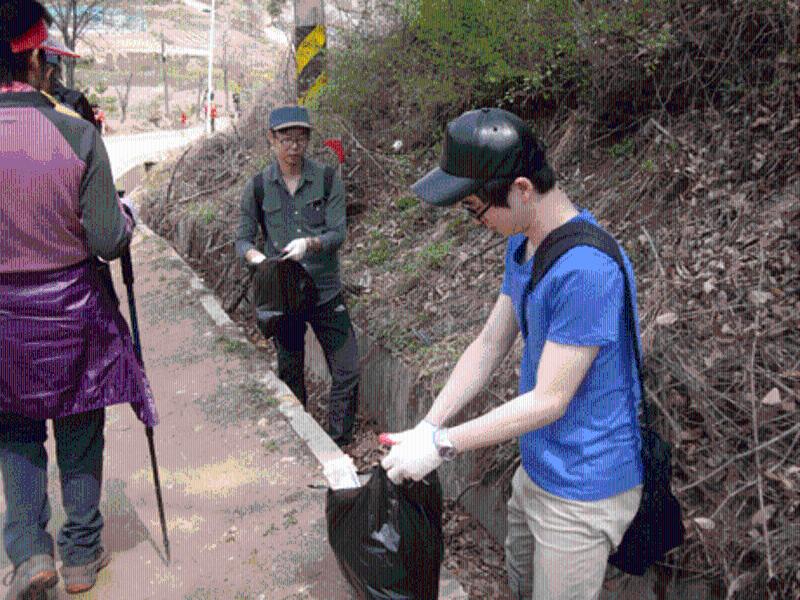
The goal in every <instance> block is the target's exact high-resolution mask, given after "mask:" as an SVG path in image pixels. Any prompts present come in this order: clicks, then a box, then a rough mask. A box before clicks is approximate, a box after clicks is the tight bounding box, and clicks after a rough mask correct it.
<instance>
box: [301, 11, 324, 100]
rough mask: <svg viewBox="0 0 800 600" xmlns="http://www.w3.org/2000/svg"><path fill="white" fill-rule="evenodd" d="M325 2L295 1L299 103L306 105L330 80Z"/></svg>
mask: <svg viewBox="0 0 800 600" xmlns="http://www.w3.org/2000/svg"><path fill="white" fill-rule="evenodd" d="M326 42H327V35H326V32H325V9H324V0H294V47H295V59H296V64H297V103H298V104H306V103H308V102H309V100H311V99H312V98H314V96H316V95H317V94H318V93H319V92H320V90H321V89H322V88H323V86H324V85H325V84H326V83H327V81H328V76H327V73H326V72H325V47H326Z"/></svg>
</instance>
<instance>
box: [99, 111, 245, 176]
mask: <svg viewBox="0 0 800 600" xmlns="http://www.w3.org/2000/svg"><path fill="white" fill-rule="evenodd" d="M228 122H229V119H228V118H227V117H223V118H220V119H217V122H216V127H217V131H222V130H224V129H225V127H227V125H228ZM204 134H205V126H204V125H199V126H197V127H188V128H186V129H177V130H166V131H148V132H145V133H136V134H132V135H111V136H107V137H105V138H103V141H104V142H105V145H106V149H107V150H108V155H109V158H110V159H111V171H112V172H113V173H114V179H118V178H119V177H121V176H122V175H124V174H125V173H126V172H128V171H129V170H130V169H132V168H133V167H135V166H137V165H140V164H142V163H144V162H146V161H154V162H155V161H159V160H161V159H162V158H164V156H165V154H166V153H167V152H169V151H170V150H175V149H176V148H181V147H183V146H185V145H187V144H190V143H192V142H193V141H195V140H197V139H198V138H200V137H202V136H203V135H204Z"/></svg>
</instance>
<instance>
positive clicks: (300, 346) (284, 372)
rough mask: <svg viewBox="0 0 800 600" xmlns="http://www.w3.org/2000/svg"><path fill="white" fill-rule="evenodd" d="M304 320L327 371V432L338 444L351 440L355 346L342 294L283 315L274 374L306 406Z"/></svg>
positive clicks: (355, 393) (355, 395) (355, 406)
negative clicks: (307, 309)
mask: <svg viewBox="0 0 800 600" xmlns="http://www.w3.org/2000/svg"><path fill="white" fill-rule="evenodd" d="M306 323H308V324H309V325H311V329H312V330H313V331H314V335H316V336H317V340H319V343H320V346H322V351H323V352H324V354H325V361H326V362H327V365H328V371H329V372H330V374H331V380H332V382H331V391H330V398H329V401H328V433H329V434H330V436H331V437H332V438H333V440H334V441H335V442H337V443H339V444H343V443H347V442H349V441H350V440H351V439H352V435H353V425H354V423H355V417H356V412H357V411H358V380H359V372H358V345H357V343H356V336H355V331H354V330H353V324H352V323H351V321H350V315H349V313H348V312H347V307H346V306H345V304H344V300H343V299H342V295H341V294H339V295H338V296H336V297H335V298H334V299H333V300H331V301H329V302H326V303H325V304H321V305H320V306H317V307H316V309H315V310H314V311H312V312H311V313H309V314H304V315H298V316H296V317H295V316H292V317H283V318H282V319H281V321H280V323H279V324H278V331H277V333H276V334H275V348H276V349H277V351H278V377H280V379H281V380H283V381H284V382H285V383H286V385H288V386H289V388H290V389H291V390H292V392H293V393H294V395H295V396H297V398H298V400H300V402H302V403H303V406H305V405H306V386H305V377H304V366H305V350H304V349H305V333H306Z"/></svg>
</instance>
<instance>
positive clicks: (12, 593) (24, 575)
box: [3, 554, 58, 600]
mask: <svg viewBox="0 0 800 600" xmlns="http://www.w3.org/2000/svg"><path fill="white" fill-rule="evenodd" d="M10 575H11V580H10V581H6V579H8V576H6V579H4V580H3V583H4V584H5V585H8V586H9V588H8V591H7V592H6V600H46V599H47V590H48V589H50V588H52V587H55V585H56V584H57V583H58V572H57V571H56V565H55V563H54V562H53V557H52V556H50V555H49V554H36V555H34V556H31V557H30V558H29V559H28V560H26V561H25V562H23V563H22V564H21V565H19V566H18V567H15V568H14V571H13V572H12V573H10Z"/></svg>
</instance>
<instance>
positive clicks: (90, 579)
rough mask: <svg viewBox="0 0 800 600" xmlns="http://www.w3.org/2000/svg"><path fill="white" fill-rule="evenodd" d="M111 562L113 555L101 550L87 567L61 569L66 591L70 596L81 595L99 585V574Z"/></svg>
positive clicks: (77, 566) (75, 566) (76, 566)
mask: <svg viewBox="0 0 800 600" xmlns="http://www.w3.org/2000/svg"><path fill="white" fill-rule="evenodd" d="M110 562H111V554H110V553H108V552H107V551H105V550H103V549H100V550H98V551H97V554H96V555H95V559H94V560H93V561H92V562H90V563H87V564H85V565H74V566H71V567H67V566H64V567H61V577H63V578H64V589H66V590H67V593H68V594H81V593H83V592H85V591H87V590H90V589H92V588H93V587H94V584H95V583H97V574H98V573H99V572H100V571H101V570H102V569H103V567H105V566H106V565H108V563H110Z"/></svg>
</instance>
